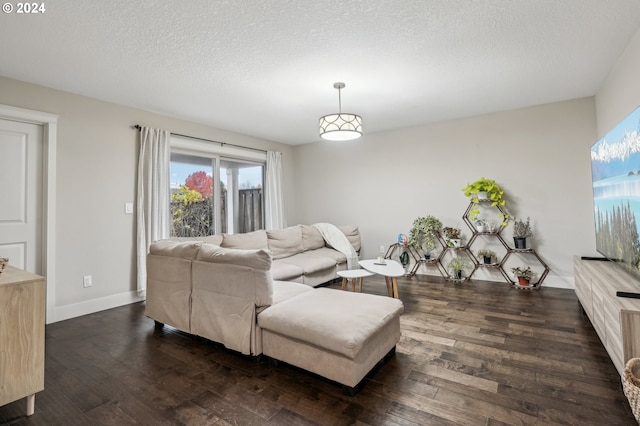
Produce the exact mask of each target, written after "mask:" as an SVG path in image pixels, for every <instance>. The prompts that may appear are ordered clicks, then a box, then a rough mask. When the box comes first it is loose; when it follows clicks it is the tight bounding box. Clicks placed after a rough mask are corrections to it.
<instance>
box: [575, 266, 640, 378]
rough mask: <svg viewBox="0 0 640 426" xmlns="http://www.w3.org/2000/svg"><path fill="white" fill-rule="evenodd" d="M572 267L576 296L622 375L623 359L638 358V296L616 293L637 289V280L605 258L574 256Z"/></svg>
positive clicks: (638, 287)
mask: <svg viewBox="0 0 640 426" xmlns="http://www.w3.org/2000/svg"><path fill="white" fill-rule="evenodd" d="M573 266H574V275H575V290H576V296H578V300H580V304H581V305H582V309H584V312H585V313H586V314H587V316H588V317H589V320H591V324H592V325H593V328H594V329H595V330H596V333H598V337H600V340H601V341H602V344H603V345H604V347H605V349H606V350H607V352H608V353H609V357H611V361H613V365H615V367H616V369H617V370H618V373H620V375H621V376H622V374H623V371H624V366H625V364H626V362H627V361H628V360H629V359H631V358H635V357H640V299H633V298H626V297H618V296H616V292H617V291H624V292H640V282H639V281H637V280H635V279H634V278H633V277H632V276H631V275H629V274H628V273H626V272H625V271H623V270H622V269H621V268H620V267H619V266H618V265H615V264H613V263H612V262H609V261H606V260H586V259H582V258H581V257H579V256H575V257H574V260H573Z"/></svg>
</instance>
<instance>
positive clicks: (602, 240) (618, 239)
mask: <svg viewBox="0 0 640 426" xmlns="http://www.w3.org/2000/svg"><path fill="white" fill-rule="evenodd" d="M591 176H592V183H593V206H594V215H595V225H596V250H597V251H598V252H599V253H600V254H602V255H603V256H605V257H606V258H607V259H609V260H611V261H613V262H615V263H616V264H617V265H620V266H621V267H622V268H623V269H624V270H626V271H627V272H629V273H630V274H631V275H632V276H633V277H635V278H636V279H640V240H639V238H638V235H639V234H640V230H639V228H638V226H639V225H640V107H638V108H636V109H635V110H634V111H633V112H632V113H631V114H629V116H627V117H626V118H625V119H624V120H622V121H621V122H620V123H619V124H618V125H616V126H615V127H614V128H613V129H611V130H610V131H609V132H608V133H607V134H606V135H604V137H603V138H602V139H600V140H599V141H598V142H596V143H595V144H594V145H593V146H592V147H591Z"/></svg>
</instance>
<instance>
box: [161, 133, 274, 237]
mask: <svg viewBox="0 0 640 426" xmlns="http://www.w3.org/2000/svg"><path fill="white" fill-rule="evenodd" d="M169 150H170V153H176V154H184V155H193V156H198V157H204V158H210V159H211V160H212V163H213V167H212V169H213V174H214V179H213V185H214V191H213V197H214V199H213V202H214V218H213V219H214V233H215V234H219V233H220V229H221V224H222V220H223V219H224V218H222V205H221V197H220V196H221V194H220V191H219V190H216V185H217V186H218V188H219V187H220V180H221V179H220V169H221V166H220V164H221V161H225V160H226V161H235V162H238V163H247V164H255V165H256V166H262V190H263V194H264V191H265V185H266V183H265V173H266V168H267V167H266V166H267V153H266V152H263V151H256V150H250V149H242V148H238V147H234V146H228V145H224V144H223V145H218V144H216V143H215V142H213V143H212V142H207V141H202V140H196V139H191V138H188V137H184V136H176V135H171V137H170V139H169ZM262 204H263V205H262V211H263V215H264V208H265V205H264V197H263V200H262ZM263 220H264V217H263Z"/></svg>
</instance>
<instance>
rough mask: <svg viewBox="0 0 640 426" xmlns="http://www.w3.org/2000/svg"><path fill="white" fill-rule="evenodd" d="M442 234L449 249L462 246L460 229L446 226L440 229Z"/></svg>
mask: <svg viewBox="0 0 640 426" xmlns="http://www.w3.org/2000/svg"><path fill="white" fill-rule="evenodd" d="M442 232H443V233H444V238H445V240H446V241H447V245H448V246H449V247H461V246H462V242H461V240H462V238H461V237H462V231H460V228H453V227H450V226H446V227H444V228H443V229H442Z"/></svg>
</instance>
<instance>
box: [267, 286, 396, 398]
mask: <svg viewBox="0 0 640 426" xmlns="http://www.w3.org/2000/svg"><path fill="white" fill-rule="evenodd" d="M403 309H404V306H403V304H402V302H401V301H400V300H398V299H392V298H389V297H384V296H377V295H373V294H363V293H351V292H345V291H340V290H334V289H329V288H318V289H315V290H313V291H308V292H305V293H302V294H300V295H298V296H295V297H292V298H290V299H287V300H284V301H282V302H280V303H278V304H275V305H272V306H270V307H268V308H267V309H265V310H264V311H262V312H260V314H259V315H258V326H259V327H260V329H261V331H262V352H263V354H264V355H267V356H269V357H271V358H273V359H276V360H279V361H283V362H286V363H288V364H291V365H294V366H296V367H300V368H302V369H305V370H307V371H311V372H313V373H316V374H318V375H320V376H323V377H326V378H327V379H330V380H333V381H335V382H338V383H340V384H342V385H344V386H346V387H347V391H348V392H349V393H351V394H353V392H354V391H356V390H357V389H358V388H359V386H358V384H359V383H360V382H361V381H362V379H363V378H364V377H365V376H366V375H367V373H369V371H371V369H372V368H373V367H375V365H376V364H377V363H378V362H379V361H381V360H382V359H383V358H385V356H386V355H387V354H388V353H390V352H392V351H393V349H395V345H396V343H398V341H399V340H400V315H401V314H402V312H403Z"/></svg>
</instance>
